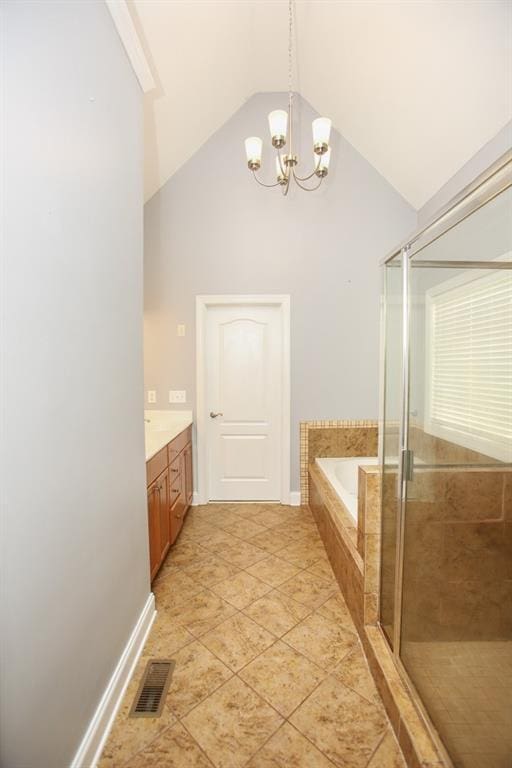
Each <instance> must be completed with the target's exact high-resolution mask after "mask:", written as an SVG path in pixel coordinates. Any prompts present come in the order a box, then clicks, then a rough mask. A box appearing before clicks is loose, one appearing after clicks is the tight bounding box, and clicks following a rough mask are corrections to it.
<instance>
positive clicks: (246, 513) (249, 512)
mask: <svg viewBox="0 0 512 768" xmlns="http://www.w3.org/2000/svg"><path fill="white" fill-rule="evenodd" d="M263 506H264V504H259V503H245V502H238V503H236V502H235V503H233V504H230V505H229V509H230V510H231V511H232V512H234V513H235V514H236V515H238V517H243V518H245V519H246V520H251V519H252V518H253V517H254V516H255V515H257V514H258V510H259V509H260V508H261V507H263ZM269 506H270V505H269ZM254 522H255V523H257V522H258V521H257V520H255V521H254Z"/></svg>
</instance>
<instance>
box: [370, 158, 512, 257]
mask: <svg viewBox="0 0 512 768" xmlns="http://www.w3.org/2000/svg"><path fill="white" fill-rule="evenodd" d="M510 186H512V149H511V150H508V151H507V152H505V153H504V154H503V155H502V156H501V157H500V158H498V160H496V162H495V163H493V164H492V165H491V166H490V167H489V168H488V169H487V170H486V171H484V172H483V173H481V174H480V175H479V176H477V178H476V179H475V180H474V181H472V182H471V184H468V185H467V186H466V187H464V189H463V190H462V191H461V192H460V193H459V194H458V195H456V196H455V197H453V198H452V199H451V200H450V202H449V203H447V204H446V205H445V206H443V207H442V208H441V209H440V210H439V211H438V212H437V213H436V214H435V215H434V216H433V217H432V218H431V219H430V220H429V222H428V223H427V224H425V225H424V226H423V227H420V228H419V229H417V230H416V231H415V232H413V233H412V234H411V235H410V236H409V237H408V238H407V239H406V240H404V241H403V243H402V244H401V245H400V246H399V247H398V248H395V249H394V250H393V251H391V253H389V254H388V255H387V256H385V257H384V259H382V260H381V262H380V264H386V263H387V262H388V261H391V259H393V258H395V257H396V256H398V255H399V254H400V252H401V251H402V250H403V248H405V247H409V249H410V250H409V258H413V257H414V255H415V254H416V253H418V252H419V251H420V250H422V249H423V248H425V247H426V246H427V245H430V243H432V242H434V240H437V238H438V237H440V236H441V235H443V234H445V232H448V230H450V229H452V228H453V227H455V226H456V225H457V224H460V222H461V221H463V220H464V219H466V218H467V217H468V216H471V214H472V213H475V211H477V210H478V209H479V208H482V206H484V205H486V203H488V202H490V201H491V200H493V199H494V198H495V197H496V196H497V195H500V194H501V193H502V192H504V191H505V190H506V189H508V188H509V187H510ZM413 246H414V247H413Z"/></svg>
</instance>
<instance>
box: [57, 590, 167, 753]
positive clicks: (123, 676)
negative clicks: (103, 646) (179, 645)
mask: <svg viewBox="0 0 512 768" xmlns="http://www.w3.org/2000/svg"><path fill="white" fill-rule="evenodd" d="M155 616H156V611H155V596H154V594H153V593H152V592H150V594H149V596H148V599H147V600H146V604H145V606H144V608H143V609H142V612H141V614H140V616H139V619H138V621H137V624H136V625H135V627H134V629H133V632H132V634H131V636H130V639H129V640H128V643H127V644H126V647H125V649H124V651H123V653H122V654H121V658H120V659H119V661H118V663H117V666H116V668H115V670H114V673H113V675H112V677H111V678H110V681H109V683H108V685H107V687H106V688H105V691H104V693H103V696H102V697H101V699H100V703H99V704H98V707H97V709H96V712H95V713H94V716H93V718H92V720H91V722H90V723H89V727H88V728H87V731H86V732H85V736H84V737H83V739H82V743H81V744H80V746H79V748H78V750H77V753H76V754H75V757H74V758H73V762H72V763H71V767H70V768H94V767H95V765H96V763H97V761H98V760H99V758H100V755H101V752H102V750H103V747H104V745H105V742H106V740H107V736H108V734H109V732H110V729H111V727H112V724H113V722H114V718H115V716H116V714H117V710H118V709H119V706H120V704H121V701H122V699H123V696H124V692H125V691H126V688H127V686H128V683H129V682H130V678H131V676H132V673H133V670H134V669H135V665H136V664H137V661H138V659H139V656H140V653H141V651H142V649H143V647H144V643H145V642H146V637H147V636H148V633H149V630H150V629H151V625H152V624H153V621H154V619H155Z"/></svg>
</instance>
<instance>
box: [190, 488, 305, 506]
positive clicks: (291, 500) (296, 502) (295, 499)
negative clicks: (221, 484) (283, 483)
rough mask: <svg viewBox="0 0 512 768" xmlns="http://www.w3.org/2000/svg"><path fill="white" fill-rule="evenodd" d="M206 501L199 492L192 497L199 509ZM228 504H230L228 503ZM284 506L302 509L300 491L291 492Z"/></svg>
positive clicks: (195, 492) (193, 502)
mask: <svg viewBox="0 0 512 768" xmlns="http://www.w3.org/2000/svg"><path fill="white" fill-rule="evenodd" d="M206 503H207V502H206V501H202V500H201V497H200V496H199V494H198V492H197V491H194V495H193V497H192V506H193V507H197V506H199V505H200V504H206ZM226 503H228V502H226ZM281 503H282V504H289V505H290V506H292V507H300V491H290V493H289V496H288V499H287V500H286V501H285V500H284V499H283V501H282V502H281Z"/></svg>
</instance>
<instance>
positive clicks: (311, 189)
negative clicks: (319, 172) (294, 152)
mask: <svg viewBox="0 0 512 768" xmlns="http://www.w3.org/2000/svg"><path fill="white" fill-rule="evenodd" d="M292 173H293V178H294V179H295V183H296V184H297V186H298V187H300V188H301V189H303V190H304V192H314V191H315V189H318V187H319V186H320V184H321V183H322V181H323V177H320V180H319V182H318V184H317V185H316V187H304V186H303V185H302V184H301V183H300V181H302V179H301V180H298V179H297V176H296V175H295V172H294V170H293V168H292Z"/></svg>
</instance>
